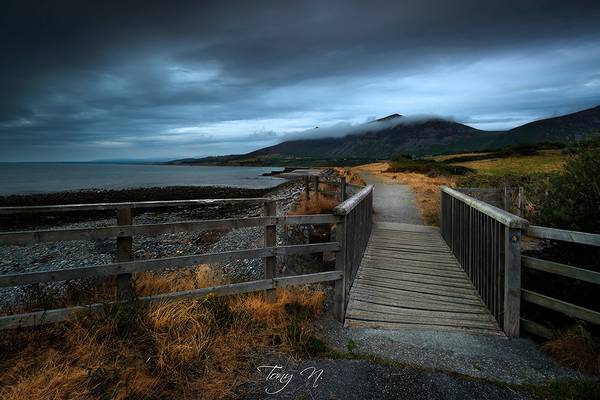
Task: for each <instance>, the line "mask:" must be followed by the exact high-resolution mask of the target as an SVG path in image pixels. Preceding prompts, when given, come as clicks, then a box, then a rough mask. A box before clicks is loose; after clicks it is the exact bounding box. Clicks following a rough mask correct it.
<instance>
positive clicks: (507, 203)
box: [502, 186, 512, 212]
mask: <svg viewBox="0 0 600 400" xmlns="http://www.w3.org/2000/svg"><path fill="white" fill-rule="evenodd" d="M509 189H510V188H509V187H508V186H504V196H503V199H502V201H503V203H504V210H505V211H508V212H511V209H512V196H511V191H510V190H509Z"/></svg>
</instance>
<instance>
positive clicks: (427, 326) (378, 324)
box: [346, 318, 503, 336]
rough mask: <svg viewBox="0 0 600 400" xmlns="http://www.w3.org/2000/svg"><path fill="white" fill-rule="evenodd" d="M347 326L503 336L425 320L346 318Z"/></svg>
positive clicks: (498, 331) (497, 332)
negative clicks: (400, 321) (396, 320)
mask: <svg viewBox="0 0 600 400" xmlns="http://www.w3.org/2000/svg"><path fill="white" fill-rule="evenodd" d="M346 326H347V327H352V328H377V329H393V330H407V329H408V330H429V331H431V330H435V331H449V332H457V331H458V332H468V333H470V334H483V335H494V336H502V335H503V334H502V331H500V330H498V329H481V328H476V327H465V326H460V327H459V326H451V325H442V324H436V323H425V322H421V323H419V322H415V321H413V322H404V323H399V322H383V321H363V320H359V319H350V318H348V319H346Z"/></svg>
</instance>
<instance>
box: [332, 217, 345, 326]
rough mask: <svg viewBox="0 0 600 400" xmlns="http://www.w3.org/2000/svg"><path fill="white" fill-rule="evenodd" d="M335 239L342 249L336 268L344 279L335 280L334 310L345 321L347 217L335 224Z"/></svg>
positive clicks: (337, 257)
mask: <svg viewBox="0 0 600 400" xmlns="http://www.w3.org/2000/svg"><path fill="white" fill-rule="evenodd" d="M335 240H336V242H338V243H339V244H340V250H339V251H338V252H337V254H336V256H335V269H336V271H342V273H343V275H342V279H338V280H337V281H335V284H334V285H335V286H334V289H333V308H334V310H333V312H334V315H335V318H336V319H337V320H338V321H339V322H342V323H343V322H344V317H345V313H346V279H348V271H346V217H345V216H344V217H342V218H341V220H340V222H338V223H337V224H336V225H335Z"/></svg>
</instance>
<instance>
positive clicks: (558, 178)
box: [537, 147, 600, 233]
mask: <svg viewBox="0 0 600 400" xmlns="http://www.w3.org/2000/svg"><path fill="white" fill-rule="evenodd" d="M544 197H545V198H544V201H543V202H542V203H541V205H540V209H539V215H538V218H537V220H538V221H537V223H538V224H540V225H544V226H550V227H556V228H561V229H570V230H576V231H584V232H592V233H600V223H598V221H600V148H599V147H585V148H584V147H580V148H579V149H578V151H577V152H576V153H574V154H573V155H571V156H570V157H569V158H568V160H567V162H566V164H565V167H564V171H563V172H562V173H561V174H556V175H554V176H551V177H550V179H549V182H548V188H547V192H546V195H545V196H544Z"/></svg>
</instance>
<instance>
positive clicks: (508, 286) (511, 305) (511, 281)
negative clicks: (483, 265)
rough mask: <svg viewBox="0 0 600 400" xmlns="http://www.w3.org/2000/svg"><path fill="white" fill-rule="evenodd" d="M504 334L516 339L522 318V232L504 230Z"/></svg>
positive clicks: (506, 228)
mask: <svg viewBox="0 0 600 400" xmlns="http://www.w3.org/2000/svg"><path fill="white" fill-rule="evenodd" d="M504 232H505V233H504V235H505V236H504V326H503V328H504V333H506V335H507V336H512V337H516V336H519V333H520V326H519V325H520V318H521V230H520V229H519V228H511V227H509V226H506V227H505V228H504Z"/></svg>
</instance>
